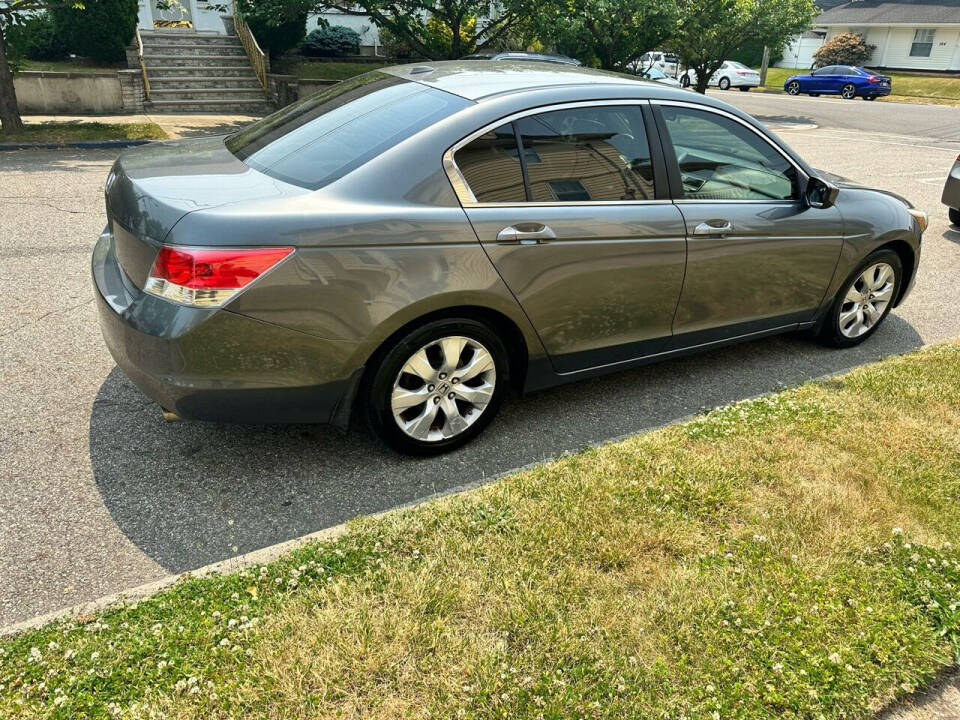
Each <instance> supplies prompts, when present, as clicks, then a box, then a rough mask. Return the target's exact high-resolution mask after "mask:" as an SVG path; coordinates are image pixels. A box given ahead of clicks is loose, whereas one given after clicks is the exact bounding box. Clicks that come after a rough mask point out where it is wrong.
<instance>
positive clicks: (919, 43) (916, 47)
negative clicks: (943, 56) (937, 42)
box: [910, 28, 936, 57]
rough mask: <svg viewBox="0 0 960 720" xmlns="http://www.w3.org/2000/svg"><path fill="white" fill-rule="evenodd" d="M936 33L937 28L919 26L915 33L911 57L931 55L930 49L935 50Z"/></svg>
mask: <svg viewBox="0 0 960 720" xmlns="http://www.w3.org/2000/svg"><path fill="white" fill-rule="evenodd" d="M934 33H936V30H934V29H932V28H917V29H916V31H915V32H914V33H913V44H912V45H911V46H910V57H930V51H931V50H933V36H934Z"/></svg>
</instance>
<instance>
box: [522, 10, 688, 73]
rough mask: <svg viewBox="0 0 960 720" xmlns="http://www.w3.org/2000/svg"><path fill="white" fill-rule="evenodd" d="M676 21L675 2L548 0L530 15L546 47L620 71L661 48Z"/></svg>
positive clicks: (586, 61) (606, 68) (585, 61)
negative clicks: (651, 51) (655, 49)
mask: <svg viewBox="0 0 960 720" xmlns="http://www.w3.org/2000/svg"><path fill="white" fill-rule="evenodd" d="M676 22H677V6H676V2H675V0H548V1H547V2H545V3H543V4H542V5H540V6H539V7H538V8H537V12H536V14H535V25H536V28H537V29H538V30H539V33H540V36H541V38H542V39H543V40H544V41H545V42H546V43H547V44H552V45H553V46H554V47H556V49H557V51H558V52H562V53H564V54H566V55H573V56H574V57H576V58H578V59H580V60H581V61H583V62H584V63H586V64H593V62H594V60H595V61H597V62H598V63H599V65H600V67H602V68H604V69H605V70H625V69H626V68H627V66H628V65H629V64H630V63H632V62H633V61H635V60H636V59H637V58H639V57H640V56H641V55H642V54H643V53H645V52H647V51H648V50H651V49H653V48H655V47H657V46H658V45H660V44H661V43H662V42H663V40H664V39H666V38H667V37H668V36H669V35H670V33H671V32H672V31H673V29H674V26H675V25H676Z"/></svg>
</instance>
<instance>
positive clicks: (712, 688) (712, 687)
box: [704, 685, 716, 695]
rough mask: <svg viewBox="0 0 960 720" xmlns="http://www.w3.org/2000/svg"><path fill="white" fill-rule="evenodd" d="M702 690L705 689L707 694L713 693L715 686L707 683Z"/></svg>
mask: <svg viewBox="0 0 960 720" xmlns="http://www.w3.org/2000/svg"><path fill="white" fill-rule="evenodd" d="M704 690H706V691H707V694H709V695H713V693H714V691H715V690H716V688H715V687H714V686H713V685H707V686H706V687H705V688H704Z"/></svg>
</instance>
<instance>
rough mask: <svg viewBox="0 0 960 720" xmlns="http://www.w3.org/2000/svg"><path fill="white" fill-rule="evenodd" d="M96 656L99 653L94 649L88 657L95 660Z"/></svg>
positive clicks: (98, 655)
mask: <svg viewBox="0 0 960 720" xmlns="http://www.w3.org/2000/svg"><path fill="white" fill-rule="evenodd" d="M98 657H100V653H99V652H97V651H96V650H94V651H93V652H92V653H90V659H91V660H96V659H97V658H98Z"/></svg>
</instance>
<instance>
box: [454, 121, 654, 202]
mask: <svg viewBox="0 0 960 720" xmlns="http://www.w3.org/2000/svg"><path fill="white" fill-rule="evenodd" d="M517 136H519V141H520V142H519V145H518V143H517ZM521 148H522V151H521ZM521 154H522V157H521ZM454 160H455V162H456V164H457V166H458V167H459V168H460V171H461V173H462V174H463V176H464V179H465V180H466V183H467V185H468V186H469V187H470V189H471V190H472V191H473V195H474V197H476V199H477V201H478V202H524V201H525V202H531V203H554V202H597V201H630V200H650V199H653V197H654V191H653V164H652V159H651V157H650V146H649V144H648V143H647V134H646V128H645V127H644V124H643V114H642V112H641V110H640V108H639V107H637V106H633V105H617V106H598V107H590V108H571V109H569V110H554V111H552V112H545V113H540V114H539V115H530V116H527V117H523V118H520V119H518V120H515V121H514V122H513V123H507V124H505V125H502V126H500V127H499V128H497V129H496V130H493V131H491V132H487V133H485V134H484V135H481V136H480V137H479V138H476V139H474V140H473V141H471V142H470V143H469V144H468V145H466V146H464V147H462V148H461V149H460V150H458V151H457V153H456V156H455V158H454Z"/></svg>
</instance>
